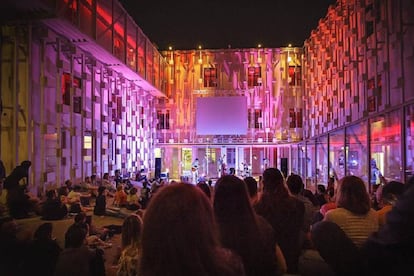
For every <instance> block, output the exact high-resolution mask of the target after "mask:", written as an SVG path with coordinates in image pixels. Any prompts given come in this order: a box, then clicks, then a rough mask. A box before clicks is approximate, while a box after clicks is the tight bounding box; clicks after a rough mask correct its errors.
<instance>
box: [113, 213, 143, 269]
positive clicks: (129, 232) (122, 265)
mask: <svg viewBox="0 0 414 276" xmlns="http://www.w3.org/2000/svg"><path fill="white" fill-rule="evenodd" d="M141 232H142V220H141V218H140V217H139V216H138V215H130V216H128V217H126V218H125V219H124V222H123V224H122V244H121V246H122V247H121V248H122V252H121V256H120V258H119V262H118V271H117V275H118V276H121V275H130V276H132V275H138V267H139V257H140V255H141V254H140V246H141V245H140V238H141Z"/></svg>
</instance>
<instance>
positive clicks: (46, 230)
mask: <svg viewBox="0 0 414 276" xmlns="http://www.w3.org/2000/svg"><path fill="white" fill-rule="evenodd" d="M52 231H53V225H52V223H50V222H45V223H42V224H41V225H39V227H38V228H37V229H36V231H35V232H34V234H33V238H34V239H35V240H39V241H45V240H50V239H52Z"/></svg>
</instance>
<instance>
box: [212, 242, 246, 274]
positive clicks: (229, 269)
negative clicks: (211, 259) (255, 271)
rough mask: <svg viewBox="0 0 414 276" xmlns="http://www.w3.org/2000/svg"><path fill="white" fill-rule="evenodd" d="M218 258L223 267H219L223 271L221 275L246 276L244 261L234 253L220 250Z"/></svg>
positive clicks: (223, 249)
mask: <svg viewBox="0 0 414 276" xmlns="http://www.w3.org/2000/svg"><path fill="white" fill-rule="evenodd" d="M216 256H217V257H218V259H219V260H220V262H221V267H219V269H220V270H223V271H221V273H219V274H221V275H229V276H231V275H234V276H236V275H237V276H239V275H245V272H244V266H243V262H242V259H241V258H240V257H239V256H238V255H237V254H235V253H234V252H233V251H231V250H229V249H225V248H220V249H218V250H217V255H216Z"/></svg>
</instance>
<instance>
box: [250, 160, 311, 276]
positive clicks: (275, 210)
mask: <svg viewBox="0 0 414 276" xmlns="http://www.w3.org/2000/svg"><path fill="white" fill-rule="evenodd" d="M262 181H263V192H262V195H261V197H260V199H259V200H258V201H257V203H256V204H255V205H254V209H255V211H256V213H257V214H258V215H260V216H262V217H264V218H265V219H266V220H267V221H268V222H269V223H270V225H272V227H273V230H274V231H275V236H276V240H277V242H278V244H279V246H280V248H281V249H282V252H283V255H284V256H285V259H286V264H287V273H289V274H296V273H298V262H299V256H300V253H301V249H302V248H301V244H300V240H301V233H302V229H303V224H304V215H305V206H304V204H303V202H302V201H300V200H299V199H297V198H295V197H293V196H291V195H290V194H289V191H288V189H287V187H286V185H285V179H284V177H283V174H282V173H281V172H280V170H278V169H276V168H267V169H266V170H265V171H264V172H263V180H262Z"/></svg>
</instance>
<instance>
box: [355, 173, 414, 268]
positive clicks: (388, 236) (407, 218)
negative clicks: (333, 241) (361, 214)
mask: <svg viewBox="0 0 414 276" xmlns="http://www.w3.org/2000/svg"><path fill="white" fill-rule="evenodd" d="M413 210H414V177H411V178H410V179H409V180H408V182H407V183H406V184H405V189H404V192H403V194H401V195H400V196H399V197H398V199H397V201H396V202H395V204H394V206H393V207H392V209H391V210H390V211H389V212H388V214H387V220H386V221H385V224H384V225H383V226H382V227H381V228H380V229H379V230H378V232H375V233H373V234H372V235H370V237H369V238H368V240H367V241H366V242H365V244H364V246H363V248H362V249H363V250H362V251H363V253H364V259H365V260H366V261H367V263H368V267H369V272H370V275H376V276H383V275H384V276H386V275H414V266H413V260H414V220H413V214H414V212H413Z"/></svg>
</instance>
